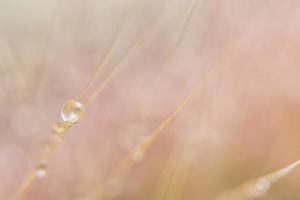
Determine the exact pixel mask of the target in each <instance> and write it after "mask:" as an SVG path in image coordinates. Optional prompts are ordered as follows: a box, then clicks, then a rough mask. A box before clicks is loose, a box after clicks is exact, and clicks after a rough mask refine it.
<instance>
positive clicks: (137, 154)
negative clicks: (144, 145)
mask: <svg viewBox="0 0 300 200" xmlns="http://www.w3.org/2000/svg"><path fill="white" fill-rule="evenodd" d="M131 158H132V160H133V161H135V162H141V161H143V160H144V153H143V152H142V151H141V150H136V151H134V152H133V153H132V155H131Z"/></svg>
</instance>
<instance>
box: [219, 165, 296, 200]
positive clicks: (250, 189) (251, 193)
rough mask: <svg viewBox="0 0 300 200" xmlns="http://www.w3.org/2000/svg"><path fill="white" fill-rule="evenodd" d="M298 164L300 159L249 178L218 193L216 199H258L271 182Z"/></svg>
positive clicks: (278, 179)
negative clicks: (254, 177)
mask: <svg viewBox="0 0 300 200" xmlns="http://www.w3.org/2000/svg"><path fill="white" fill-rule="evenodd" d="M299 166H300V160H298V161H296V162H294V163H292V164H290V165H288V166H287V167H285V168H282V169H280V170H277V171H275V172H272V173H270V174H267V175H264V176H261V177H259V178H256V179H253V180H250V181H248V182H246V183H244V184H242V185H241V186H238V187H236V188H234V189H232V190H230V191H227V192H224V193H223V194H221V195H219V196H218V197H217V198H216V200H251V199H258V198H261V197H263V196H265V195H266V194H268V192H269V191H270V189H271V187H272V185H273V184H275V183H277V182H278V181H280V180H281V179H283V178H285V177H286V176H287V175H289V174H290V173H291V172H293V171H294V170H295V169H297V168H298V167H299Z"/></svg>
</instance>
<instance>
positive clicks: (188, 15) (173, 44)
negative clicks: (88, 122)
mask: <svg viewBox="0 0 300 200" xmlns="http://www.w3.org/2000/svg"><path fill="white" fill-rule="evenodd" d="M197 3H198V0H192V4H191V7H190V8H189V9H188V11H187V13H186V16H185V17H184V19H183V23H182V26H181V27H180V28H179V31H178V34H175V41H174V42H171V44H170V46H169V50H168V51H167V53H166V54H165V55H164V57H163V59H162V62H161V64H160V66H161V68H162V67H163V66H164V65H165V64H167V63H168V61H169V60H170V58H171V57H172V55H173V54H174V52H175V51H176V50H177V48H178V46H179V44H180V43H181V41H182V40H183V38H184V34H185V32H186V30H187V28H188V25H189V22H190V21H191V18H192V16H193V13H194V11H195V8H196V5H197ZM121 62H122V61H120V63H121ZM161 68H160V72H161ZM117 70H118V69H116V70H114V71H112V73H111V74H110V75H109V77H111V76H113V75H114V73H115V72H117ZM160 74H161V73H159V75H158V76H157V77H159V76H160ZM156 82H157V81H156ZM105 84H106V83H105V82H103V85H100V86H99V88H98V89H97V91H96V92H95V93H94V95H93V96H91V98H90V101H92V100H93V99H94V98H95V96H96V95H97V93H98V92H101V91H102V89H103V87H104V86H105ZM191 97H192V95H190V96H189V97H187V98H186V99H185V100H184V102H183V103H182V104H181V105H180V106H179V107H178V108H177V109H176V111H175V112H174V113H172V114H171V115H170V116H169V117H168V118H167V119H166V120H165V121H164V122H163V123H162V124H161V125H160V126H159V127H158V128H157V129H155V130H154V131H153V132H152V133H151V134H150V136H149V137H147V138H146V139H145V140H144V141H143V142H142V143H141V144H140V145H138V146H137V147H136V148H135V149H134V150H133V151H134V152H133V153H130V156H129V157H130V159H129V160H131V158H132V156H133V157H135V158H138V157H140V156H143V154H144V152H145V151H146V150H147V149H148V147H150V146H151V144H152V142H153V140H154V139H155V138H156V136H157V135H158V134H159V133H160V132H161V131H162V130H163V129H164V128H165V126H167V125H168V124H169V123H170V122H171V121H172V120H173V119H174V118H175V116H176V115H177V113H178V112H180V111H181V110H182V109H183V107H185V105H186V104H187V103H188V102H189V100H190V99H191ZM126 160H128V156H125V158H124V160H123V161H121V162H120V166H123V164H121V163H123V162H126ZM130 163H131V164H133V163H132V162H130ZM131 164H129V166H130V165H131ZM125 165H126V164H125ZM120 166H117V167H116V169H115V170H113V171H114V172H113V174H114V173H116V171H118V168H120ZM129 166H127V167H126V168H128V167H129ZM121 168H122V167H121ZM129 168H130V167H129ZM129 168H128V169H129ZM98 188H100V189H95V190H93V191H92V192H90V193H89V194H88V195H87V196H86V197H84V198H83V199H88V198H89V197H90V196H98V195H99V194H101V191H102V189H101V188H102V184H101V183H100V184H99V186H98Z"/></svg>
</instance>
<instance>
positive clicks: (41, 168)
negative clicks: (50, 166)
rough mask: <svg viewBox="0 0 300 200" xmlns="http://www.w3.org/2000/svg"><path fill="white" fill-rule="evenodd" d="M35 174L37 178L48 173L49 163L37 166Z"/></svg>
mask: <svg viewBox="0 0 300 200" xmlns="http://www.w3.org/2000/svg"><path fill="white" fill-rule="evenodd" d="M35 175H36V177H37V178H44V177H45V176H46V175H47V164H46V163H45V162H42V163H40V164H39V165H38V166H37V168H36V174H35Z"/></svg>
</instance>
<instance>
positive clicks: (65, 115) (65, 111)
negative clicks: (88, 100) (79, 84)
mask: <svg viewBox="0 0 300 200" xmlns="http://www.w3.org/2000/svg"><path fill="white" fill-rule="evenodd" d="M83 115H84V106H83V104H82V103H81V102H80V101H78V100H71V101H69V102H67V103H66V104H65V105H64V106H63V108H62V111H61V117H62V119H63V120H64V121H65V122H68V123H70V124H74V123H76V122H78V121H79V120H80V119H81V118H82V117H83Z"/></svg>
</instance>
